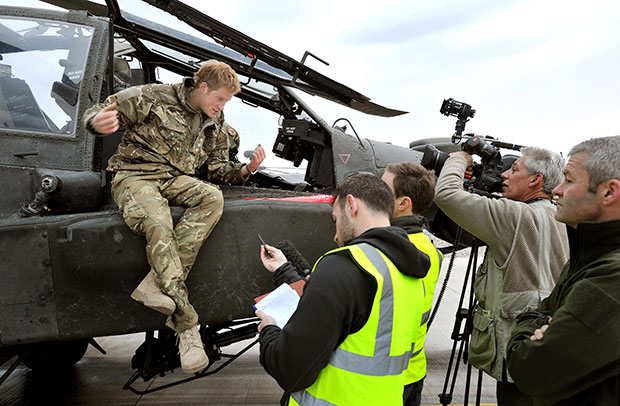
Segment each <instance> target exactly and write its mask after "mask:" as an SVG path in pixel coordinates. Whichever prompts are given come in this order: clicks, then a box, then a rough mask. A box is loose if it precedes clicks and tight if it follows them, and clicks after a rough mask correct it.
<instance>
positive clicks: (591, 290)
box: [507, 136, 620, 406]
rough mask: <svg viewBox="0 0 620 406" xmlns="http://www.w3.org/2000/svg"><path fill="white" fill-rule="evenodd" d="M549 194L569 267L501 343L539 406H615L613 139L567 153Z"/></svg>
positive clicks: (619, 286) (619, 216)
mask: <svg viewBox="0 0 620 406" xmlns="http://www.w3.org/2000/svg"><path fill="white" fill-rule="evenodd" d="M569 157H570V159H569V161H568V164H567V165H566V167H565V169H564V176H565V179H564V181H563V182H562V184H560V185H559V186H558V187H556V188H555V189H554V190H553V193H554V194H556V195H557V196H558V197H559V199H558V210H557V213H556V215H555V218H556V220H558V221H561V222H562V223H566V224H567V225H569V226H570V227H569V228H568V237H569V240H570V260H569V262H568V263H567V264H566V266H565V267H564V270H563V271H562V273H561V276H560V279H559V280H558V283H557V285H556V286H555V288H554V289H553V291H552V292H551V295H550V296H549V297H548V298H546V299H545V300H543V301H542V303H541V304H540V306H538V309H537V311H531V312H527V313H524V314H522V315H520V316H519V322H518V323H517V326H516V327H515V329H514V330H513V334H512V337H511V339H510V342H509V343H508V349H507V356H508V369H509V371H510V374H511V375H512V377H513V378H514V380H515V382H516V384H517V386H518V387H519V388H520V389H521V390H523V391H524V392H526V393H528V394H530V395H531V396H532V397H534V398H535V399H536V400H537V401H538V402H540V403H541V404H545V405H547V404H548V405H555V404H562V405H580V406H581V405H620V345H618V343H620V136H615V137H604V138H592V139H590V140H588V141H584V142H582V143H580V144H578V145H577V146H575V147H574V148H573V149H571V151H570V153H569Z"/></svg>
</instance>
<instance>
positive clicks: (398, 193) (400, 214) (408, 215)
mask: <svg viewBox="0 0 620 406" xmlns="http://www.w3.org/2000/svg"><path fill="white" fill-rule="evenodd" d="M381 179H382V180H383V181H384V182H385V183H386V184H387V185H388V186H389V188H390V190H391V191H392V193H393V194H394V213H393V214H392V221H391V223H392V225H393V226H397V227H400V228H402V229H403V230H405V232H407V235H408V236H409V240H410V241H411V242H412V243H413V244H414V245H415V246H416V247H417V248H418V249H419V250H420V251H422V252H425V253H426V254H428V256H429V257H430V259H431V265H430V269H429V271H428V273H427V274H426V276H425V277H424V287H425V289H426V290H425V294H426V295H425V297H424V313H423V315H422V324H421V326H420V330H419V332H418V337H417V338H416V341H415V348H416V351H415V353H414V354H413V356H412V357H411V360H410V361H409V367H408V368H407V373H406V376H405V391H404V393H403V404H404V406H419V405H420V403H421V401H422V388H423V386H424V378H425V377H426V354H425V353H424V341H425V339H426V332H427V330H428V319H429V317H430V313H431V307H432V305H433V295H434V293H435V285H436V284H437V279H438V278H439V268H440V266H441V261H442V260H443V254H442V253H441V252H440V251H439V250H437V249H436V248H435V246H434V245H433V243H432V242H431V240H430V239H429V238H428V237H427V236H426V234H425V233H424V221H425V219H424V217H422V215H421V214H420V213H423V212H424V211H426V210H427V209H428V208H429V207H430V205H431V203H432V202H433V198H434V197H435V175H434V174H433V172H432V171H430V170H428V169H426V168H424V167H423V166H422V165H418V164H414V163H412V162H401V163H397V164H389V165H388V166H387V167H386V169H385V173H384V174H383V176H382V177H381Z"/></svg>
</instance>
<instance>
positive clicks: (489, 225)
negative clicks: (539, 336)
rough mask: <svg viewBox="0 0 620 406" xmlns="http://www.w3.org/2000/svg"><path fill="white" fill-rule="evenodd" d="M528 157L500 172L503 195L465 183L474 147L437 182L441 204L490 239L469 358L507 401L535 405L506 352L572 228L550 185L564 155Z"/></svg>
mask: <svg viewBox="0 0 620 406" xmlns="http://www.w3.org/2000/svg"><path fill="white" fill-rule="evenodd" d="M521 153H522V156H521V157H520V158H519V159H517V160H516V161H515V162H514V163H513V164H512V166H511V167H510V169H508V170H507V171H505V172H504V173H502V178H503V179H504V181H503V183H502V196H503V198H501V199H494V198H490V197H485V196H479V195H476V194H472V193H468V192H466V191H465V190H464V189H463V180H464V174H465V170H466V168H467V167H468V166H471V164H472V157H471V155H470V154H468V153H466V152H464V151H459V152H455V153H452V154H451V155H450V157H449V158H448V160H447V161H446V162H445V164H444V167H443V170H442V171H441V174H440V176H439V179H438V180H437V186H436V188H435V203H436V204H437V206H439V208H440V209H441V210H443V212H444V213H446V214H447V215H448V216H449V217H450V218H451V219H452V220H453V221H454V222H455V223H456V224H458V225H459V226H461V227H462V228H463V229H465V230H466V231H468V232H469V233H471V234H473V235H474V236H475V237H476V238H478V239H479V240H481V241H483V242H484V243H486V244H487V246H488V248H487V254H486V257H485V260H484V262H483V263H482V265H481V266H480V268H479V269H478V272H477V274H476V282H475V285H474V293H475V295H476V299H477V304H476V306H475V308H474V309H473V329H472V333H471V339H470V342H469V362H470V363H471V364H472V365H473V366H475V367H476V368H478V369H481V370H483V371H484V372H486V373H487V374H489V375H490V376H492V377H493V378H495V379H496V380H497V401H498V404H499V405H500V406H502V405H530V404H532V399H531V398H530V397H529V396H528V395H526V394H524V393H522V392H521V391H520V390H519V389H518V388H517V387H516V386H515V385H514V383H513V380H512V378H511V377H510V375H509V374H508V372H507V370H506V364H505V354H506V353H505V351H506V344H507V343H508V339H509V338H510V334H511V332H512V329H513V328H514V326H515V325H516V322H517V319H516V316H517V315H518V314H520V313H521V312H523V311H526V310H529V309H533V308H535V307H537V306H538V305H539V304H540V301H541V300H542V299H543V298H545V297H546V296H548V295H549V294H550V293H551V290H552V289H553V286H554V285H555V281H556V280H557V278H558V276H559V274H560V270H561V267H562V265H563V264H564V263H565V262H566V259H567V258H568V240H567V237H566V227H565V226H563V225H562V224H560V223H558V222H556V221H555V220H554V215H555V210H556V208H555V206H554V205H553V203H552V202H551V191H552V190H553V188H554V187H556V186H557V185H558V184H559V183H560V182H561V181H562V166H563V164H564V160H563V159H562V157H560V156H559V155H558V154H556V153H554V152H551V151H547V150H544V149H542V148H536V147H529V148H523V149H522V150H521Z"/></svg>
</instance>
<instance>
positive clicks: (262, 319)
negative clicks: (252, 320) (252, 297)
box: [255, 310, 278, 333]
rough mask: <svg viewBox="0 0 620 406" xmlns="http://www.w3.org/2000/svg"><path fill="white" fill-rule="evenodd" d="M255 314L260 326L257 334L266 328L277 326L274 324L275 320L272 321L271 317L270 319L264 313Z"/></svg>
mask: <svg viewBox="0 0 620 406" xmlns="http://www.w3.org/2000/svg"><path fill="white" fill-rule="evenodd" d="M255 313H256V317H258V318H259V319H260V324H259V325H258V332H259V333H260V332H261V331H262V329H264V328H265V327H267V326H277V325H278V323H276V319H274V318H273V317H271V316H270V315H268V314H267V313H265V312H263V311H261V310H257V311H256V312H255Z"/></svg>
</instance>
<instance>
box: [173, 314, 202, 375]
mask: <svg viewBox="0 0 620 406" xmlns="http://www.w3.org/2000/svg"><path fill="white" fill-rule="evenodd" d="M179 355H180V356H181V368H183V372H185V373H186V374H193V373H195V372H198V371H200V370H202V369H204V368H205V367H206V366H207V365H208V364H209V358H207V354H206V353H205V350H204V347H203V345H202V340H201V339H200V333H198V326H194V327H190V328H188V329H187V330H183V331H181V332H180V333H179Z"/></svg>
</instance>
